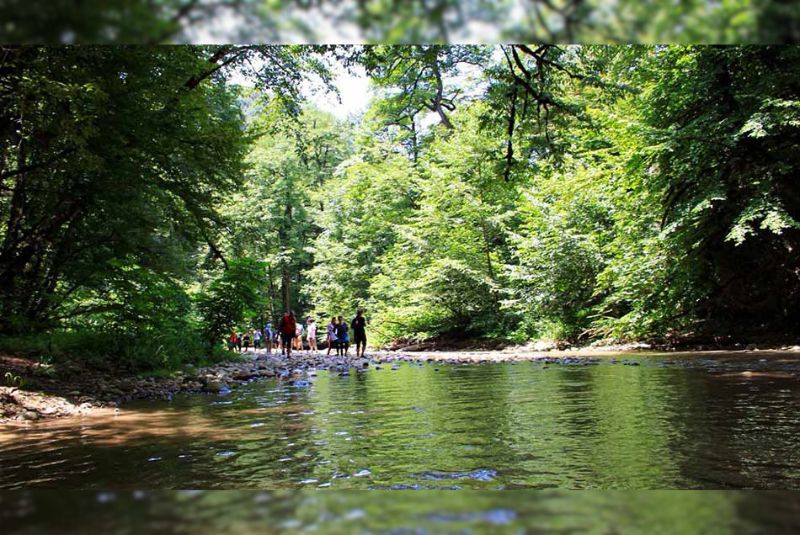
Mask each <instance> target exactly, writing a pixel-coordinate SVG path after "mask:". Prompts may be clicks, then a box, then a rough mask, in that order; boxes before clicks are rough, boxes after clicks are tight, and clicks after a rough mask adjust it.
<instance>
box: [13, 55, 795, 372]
mask: <svg viewBox="0 0 800 535" xmlns="http://www.w3.org/2000/svg"><path fill="white" fill-rule="evenodd" d="M331 52H333V53H334V54H333V55H334V56H335V57H337V58H339V59H343V60H344V61H345V62H346V64H348V65H353V64H356V63H358V64H360V65H361V66H362V67H363V68H364V69H365V70H366V72H367V74H368V75H369V76H371V77H372V79H373V80H374V88H375V94H376V98H375V99H374V100H373V102H372V103H371V107H370V109H369V110H368V111H367V113H366V114H365V115H364V116H363V117H361V118H360V119H358V120H357V119H352V120H348V121H343V120H338V119H335V118H334V117H333V116H332V115H330V114H329V113H326V112H324V111H321V110H317V109H314V108H313V107H312V106H310V105H308V104H303V103H302V96H301V93H302V91H301V86H302V85H303V84H304V83H309V82H310V81H313V80H317V81H318V84H321V85H322V86H325V85H326V84H327V83H328V82H329V81H330V76H331V75H330V73H329V71H328V68H327V67H326V60H325V57H326V56H327V55H330V53H331ZM3 53H4V58H5V59H4V61H3V63H2V66H0V69H2V78H1V79H0V136H2V139H1V141H2V145H1V147H2V152H1V153H0V167H1V168H0V193H2V195H0V233H2V243H1V245H0V247H1V248H0V311H1V312H2V315H1V316H0V331H1V332H2V334H4V335H5V336H20V335H21V336H29V335H31V334H36V333H57V334H58V336H61V337H62V338H61V339H64V338H63V336H64V333H72V335H74V334H75V333H82V334H83V335H84V336H86V337H95V338H97V339H98V340H101V341H102V342H101V344H99V345H103V346H105V347H107V348H108V351H109V352H111V351H113V352H115V353H116V354H120V355H123V354H125V355H127V354H130V355H131V356H130V360H133V361H140V362H146V363H147V365H160V364H164V363H168V362H174V361H180V360H185V359H189V358H191V357H192V356H197V355H200V354H209V353H211V352H212V351H213V348H214V347H216V346H217V345H218V343H219V342H220V341H221V340H222V337H223V336H225V334H226V333H228V332H229V331H230V330H231V329H240V330H241V329H246V328H250V327H254V326H257V325H261V324H262V323H263V322H264V321H267V320H272V321H275V320H276V319H277V317H278V316H279V315H280V313H281V312H282V311H283V310H286V309H294V310H295V311H296V312H297V313H298V314H299V315H300V316H305V315H315V316H316V317H318V318H319V319H321V318H323V317H327V316H330V315H331V314H336V315H339V314H344V315H347V316H349V315H351V314H352V313H353V311H354V309H355V308H356V307H359V306H361V307H364V308H366V309H367V312H368V314H367V315H368V317H369V319H370V321H371V323H370V330H371V332H372V335H371V336H372V338H371V339H372V340H373V341H387V340H390V339H394V338H424V337H428V336H439V335H447V336H459V337H490V338H503V339H513V340H518V341H523V340H530V339H534V338H543V337H544V338H556V339H568V340H576V341H588V340H592V339H597V338H613V339H639V338H647V337H652V336H665V335H668V334H670V333H679V334H688V333H698V334H703V333H705V334H722V335H724V334H735V335H737V336H739V337H746V336H749V335H751V334H754V333H764V332H770V333H782V334H783V335H786V334H795V333H796V326H795V325H794V324H793V318H794V317H795V316H796V314H797V312H798V305H800V277H798V273H797V266H798V265H800V258H798V250H800V249H798V246H800V244H799V243H798V240H799V239H800V223H798V221H800V190H798V185H797V180H796V176H795V175H796V171H795V169H796V167H797V165H798V161H797V159H798V155H797V152H796V150H794V147H795V146H796V145H797V143H798V139H797V138H798V127H800V101H798V94H800V87H798V80H800V52H798V49H796V48H795V47H783V46H752V47H727V48H726V47H678V46H673V47H644V46H621V47H599V46H598V47H557V46H539V47H533V46H531V47H528V46H524V45H514V46H503V47H474V46H470V47H466V46H458V47H444V46H434V45H428V46H421V47H386V46H382V47H374V48H355V49H343V48H340V49H331V48H329V47H328V48H321V47H269V46H245V47H235V46H226V47H175V48H166V47H165V48H161V47H154V48H144V47H119V48H116V47H113V48H109V47H106V48H93V47H73V48H58V49H41V48H8V49H5V50H4V51H3ZM235 72H236V73H238V77H239V78H237V79H241V78H242V77H243V76H244V77H248V78H249V79H250V80H252V81H253V82H254V83H253V84H252V85H253V87H249V88H242V87H240V86H238V85H236V84H234V83H232V82H231V81H230V79H229V75H230V74H231V73H235ZM72 335H70V336H72ZM142 348H146V349H142Z"/></svg>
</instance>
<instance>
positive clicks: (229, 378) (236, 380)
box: [0, 352, 639, 422]
mask: <svg viewBox="0 0 800 535" xmlns="http://www.w3.org/2000/svg"><path fill="white" fill-rule="evenodd" d="M244 356H245V360H244V361H242V362H230V363H223V364H219V365H216V366H212V367H207V368H197V369H194V368H188V369H186V370H184V371H180V372H175V374H174V375H172V376H171V377H137V376H114V375H109V374H108V372H102V371H98V370H90V369H84V368H81V369H75V370H69V373H65V374H64V375H63V376H61V377H57V378H54V377H48V378H47V379H46V380H42V379H41V378H37V377H30V378H26V379H29V382H28V383H27V385H28V386H26V389H19V388H8V387H3V389H2V390H0V422H11V421H20V422H32V421H37V420H40V419H44V418H49V417H58V416H69V415H76V414H86V413H88V412H90V411H91V410H92V409H93V408H97V407H117V406H119V405H120V404H122V403H125V402H127V401H131V400H135V399H166V400H171V399H172V398H173V396H175V395H177V394H185V393H208V394H222V395H224V394H227V393H228V392H230V390H231V388H233V387H235V386H236V385H238V384H243V383H247V382H250V381H254V380H258V379H267V378H270V379H278V380H281V381H288V382H292V383H293V384H295V386H298V387H301V388H306V387H309V386H311V384H310V383H309V382H308V380H307V379H308V378H309V377H314V376H315V375H316V373H317V370H328V371H330V372H332V373H336V374H337V375H339V376H341V377H349V376H350V374H351V371H356V372H358V373H359V374H360V373H365V372H367V371H368V370H370V369H374V370H382V369H383V368H384V366H382V365H384V364H390V369H391V370H392V371H398V370H399V369H400V363H402V362H406V363H410V364H413V365H414V366H416V367H420V366H423V365H424V364H425V363H428V364H436V365H438V364H442V363H449V364H461V365H475V364H489V363H497V362H511V363H513V362H521V361H530V362H533V363H534V364H541V365H543V366H542V369H547V368H548V367H549V365H562V366H589V365H594V364H598V363H600V361H601V359H599V358H595V357H583V356H541V355H526V354H516V353H497V352H495V353H485V352H484V353H473V354H470V353H467V354H464V355H459V354H452V353H442V354H438V355H436V354H434V355H432V354H409V353H401V352H393V353H387V352H381V353H376V354H373V356H372V358H371V359H367V358H355V357H349V356H348V357H345V356H326V355H321V354H320V355H308V354H297V353H295V354H293V355H292V356H291V357H288V358H287V357H286V356H285V355H280V354H278V353H273V354H264V353H245V354H244ZM606 362H609V363H611V364H622V365H628V366H638V365H639V363H638V362H637V361H632V360H623V361H617V360H610V361H606ZM435 371H439V368H436V369H435Z"/></svg>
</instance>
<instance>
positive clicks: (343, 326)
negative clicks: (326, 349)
mask: <svg viewBox="0 0 800 535" xmlns="http://www.w3.org/2000/svg"><path fill="white" fill-rule="evenodd" d="M347 331H348V329H347V322H346V321H344V318H343V317H342V316H339V323H338V324H337V325H336V339H337V341H338V342H339V343H338V344H337V346H336V355H339V356H345V357H346V356H347V350H348V349H349V348H350V334H349V333H348V332H347Z"/></svg>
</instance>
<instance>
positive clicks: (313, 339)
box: [306, 318, 317, 353]
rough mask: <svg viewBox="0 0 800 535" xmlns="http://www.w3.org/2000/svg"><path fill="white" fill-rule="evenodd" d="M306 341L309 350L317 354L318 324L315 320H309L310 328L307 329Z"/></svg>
mask: <svg viewBox="0 0 800 535" xmlns="http://www.w3.org/2000/svg"><path fill="white" fill-rule="evenodd" d="M306 333H308V334H307V335H306V339H307V340H308V350H309V351H313V352H314V353H316V352H317V324H316V323H315V322H314V318H308V327H307V328H306Z"/></svg>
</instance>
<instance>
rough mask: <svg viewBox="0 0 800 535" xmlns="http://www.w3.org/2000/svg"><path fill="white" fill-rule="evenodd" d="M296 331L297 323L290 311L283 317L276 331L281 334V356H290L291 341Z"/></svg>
mask: <svg viewBox="0 0 800 535" xmlns="http://www.w3.org/2000/svg"><path fill="white" fill-rule="evenodd" d="M296 329H297V321H296V320H295V318H294V312H292V311H291V310H290V311H289V312H287V313H286V314H284V315H283V317H282V318H281V323H280V325H279V326H278V330H279V331H280V333H281V355H283V354H284V353H286V356H287V357H291V356H292V341H293V340H294V337H295V331H296Z"/></svg>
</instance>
